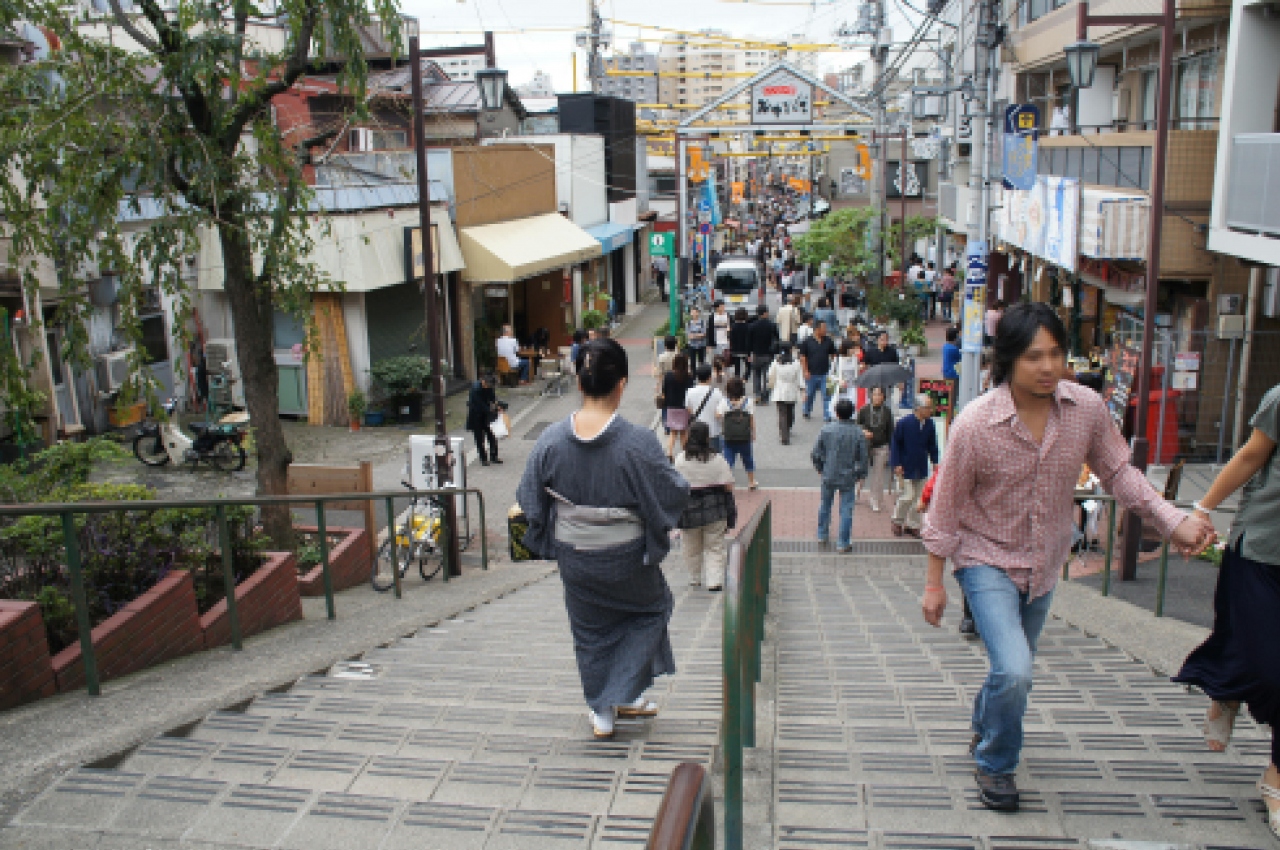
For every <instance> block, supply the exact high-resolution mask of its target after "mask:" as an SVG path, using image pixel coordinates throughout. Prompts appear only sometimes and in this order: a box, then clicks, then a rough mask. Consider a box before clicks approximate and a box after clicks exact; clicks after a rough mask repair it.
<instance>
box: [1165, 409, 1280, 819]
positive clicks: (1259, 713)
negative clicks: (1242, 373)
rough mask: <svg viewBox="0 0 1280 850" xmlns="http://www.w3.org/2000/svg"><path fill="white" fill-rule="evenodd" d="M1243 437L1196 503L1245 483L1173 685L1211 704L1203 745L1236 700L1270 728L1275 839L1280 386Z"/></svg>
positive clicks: (1279, 727)
mask: <svg viewBox="0 0 1280 850" xmlns="http://www.w3.org/2000/svg"><path fill="white" fill-rule="evenodd" d="M1250 424H1251V425H1252V426H1253V434H1252V435H1251V436H1250V437H1249V442H1248V443H1246V444H1245V445H1244V447H1243V448H1241V449H1240V451H1238V452H1236V455H1235V457H1233V458H1232V459H1231V462H1230V463H1229V464H1227V466H1226V467H1225V468H1224V469H1223V470H1222V472H1220V473H1219V474H1218V477H1217V478H1216V479H1215V480H1214V482H1213V486H1211V487H1210V488H1209V492H1207V493H1205V495H1204V496H1203V497H1202V498H1201V499H1200V501H1199V502H1197V503H1196V504H1195V510H1196V511H1198V512H1200V513H1202V514H1204V515H1205V516H1206V517H1207V516H1208V514H1209V512H1210V511H1213V510H1214V509H1216V508H1217V507H1218V506H1219V505H1220V504H1221V503H1222V502H1223V500H1224V499H1226V498H1227V497H1228V496H1230V495H1231V494H1232V493H1234V492H1235V491H1236V490H1238V489H1240V487H1241V486H1243V487H1244V491H1243V492H1242V493H1241V494H1240V508H1239V511H1238V512H1237V513H1236V518H1235V522H1233V523H1232V525H1231V532H1230V534H1229V535H1228V538H1227V543H1226V551H1225V552H1224V553H1223V559H1222V568H1221V569H1220V570H1219V571H1218V586H1217V589H1216V590H1215V592H1214V597H1213V611H1214V618H1213V633H1212V634H1210V635H1209V639H1208V640H1206V641H1205V642H1204V643H1203V644H1202V645H1201V646H1200V647H1199V648H1197V649H1196V650H1195V651H1194V652H1192V653H1191V655H1189V656H1188V657H1187V660H1186V662H1185V663H1184V664H1183V666H1182V671H1181V672H1179V673H1178V675H1177V676H1176V677H1174V681H1175V682H1182V683H1185V684H1188V685H1195V686H1197V687H1199V688H1200V689H1201V690H1203V691H1204V692H1205V693H1206V694H1208V695H1209V698H1210V699H1212V700H1213V703H1212V704H1211V705H1210V706H1209V713H1208V716H1207V717H1206V719H1205V740H1206V742H1207V743H1208V745H1209V749H1211V750H1215V751H1217V752H1221V751H1223V750H1225V749H1226V747H1227V744H1228V742H1229V741H1230V740H1231V727H1232V725H1233V724H1234V723H1235V719H1236V714H1237V713H1238V712H1239V710H1240V704H1241V703H1244V704H1245V705H1246V706H1248V708H1249V713H1250V714H1252V715H1253V717H1254V719H1255V720H1257V721H1258V722H1259V723H1264V724H1268V725H1270V727H1271V764H1270V765H1268V766H1267V771H1266V773H1264V774H1263V776H1262V779H1261V780H1259V782H1258V789H1259V790H1260V791H1261V792H1262V801H1263V803H1265V804H1266V806H1267V816H1268V817H1267V823H1268V825H1269V826H1270V827H1271V832H1272V833H1273V834H1275V836H1276V838H1280V768H1278V766H1280V452H1277V451H1276V443H1277V442H1278V441H1280V386H1276V387H1272V388H1271V390H1270V391H1269V392H1268V393H1267V394H1266V395H1265V396H1263V397H1262V403H1261V404H1259V405H1258V411H1257V413H1255V414H1254V415H1253V419H1252V420H1251V422H1250Z"/></svg>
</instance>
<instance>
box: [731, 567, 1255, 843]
mask: <svg viewBox="0 0 1280 850" xmlns="http://www.w3.org/2000/svg"><path fill="white" fill-rule="evenodd" d="M780 548H782V547H780ZM923 570H924V559H923V558H921V557H914V558H903V557H895V558H883V557H881V558H877V557H863V558H858V559H856V560H852V561H851V560H850V559H847V558H836V557H832V556H814V555H807V556H800V555H795V554H775V560H774V573H773V598H772V602H771V606H770V613H771V616H772V618H773V620H774V624H773V626H772V629H773V631H772V636H773V638H774V639H773V640H772V646H767V647H766V653H767V654H768V653H769V651H770V650H772V653H771V654H772V656H773V665H774V666H773V677H774V679H775V681H776V692H775V693H774V694H773V696H774V697H775V698H776V701H775V704H774V706H773V712H772V716H773V718H775V720H774V722H773V728H772V730H771V732H772V735H770V734H767V733H764V732H762V734H761V736H760V741H761V743H762V744H764V745H766V746H767V742H768V741H769V740H770V739H772V742H773V747H772V752H771V753H765V754H762V755H763V756H764V757H763V758H762V759H761V768H762V769H764V770H767V769H770V768H771V770H772V777H771V780H772V781H771V782H760V783H758V784H754V785H751V784H749V788H755V789H756V793H755V795H754V797H755V798H754V799H752V797H750V796H749V798H748V801H747V802H748V813H749V815H750V814H751V813H752V812H753V811H754V812H755V813H756V814H755V818H756V819H757V823H755V824H751V825H750V826H753V827H754V828H753V829H750V830H749V834H752V835H754V836H755V837H756V841H757V843H758V844H759V845H761V846H763V845H765V844H769V845H770V846H774V847H777V848H780V850H802V848H803V850H812V848H853V847H859V848H862V847H868V848H871V847H874V848H882V850H906V848H947V850H967V848H973V849H974V850H979V848H982V850H1058V848H1079V847H1082V846H1086V842H1088V841H1091V840H1103V841H1105V840H1108V839H1128V840H1137V841H1151V842H1160V843H1161V844H1160V845H1158V846H1167V845H1166V844H1165V843H1166V842H1167V843H1170V844H1176V845H1197V846H1203V847H1217V848H1243V847H1249V848H1267V850H1274V848H1276V847H1277V846H1278V845H1276V843H1275V840H1274V839H1273V838H1272V837H1271V835H1270V833H1269V832H1267V831H1266V827H1265V825H1264V823H1263V821H1262V804H1261V802H1260V801H1259V799H1258V795H1257V791H1256V790H1254V788H1253V785H1254V782H1255V781H1256V780H1257V779H1258V777H1259V776H1260V775H1261V773H1262V768H1263V766H1264V765H1265V764H1266V762H1267V756H1268V753H1269V749H1268V740H1267V739H1266V738H1264V737H1263V736H1262V733H1263V731H1265V730H1260V729H1259V728H1258V727H1257V726H1255V725H1254V724H1253V723H1252V722H1251V721H1249V720H1248V719H1247V718H1245V717H1242V718H1241V722H1240V723H1238V724H1237V727H1236V737H1235V740H1234V742H1233V743H1232V745H1231V747H1230V748H1229V749H1228V751H1227V752H1226V753H1224V754H1214V753H1211V752H1209V751H1207V750H1206V749H1205V747H1204V743H1203V740H1202V738H1201V735H1200V725H1201V722H1202V719H1203V715H1204V710H1205V708H1206V701H1205V699H1204V698H1203V697H1202V696H1199V695H1194V694H1188V693H1187V692H1186V691H1185V690H1184V689H1183V688H1181V687H1179V686H1177V685H1174V684H1172V683H1170V682H1169V681H1168V680H1167V679H1164V678H1161V677H1159V676H1157V675H1156V674H1155V673H1153V672H1152V670H1151V669H1150V668H1148V667H1146V666H1145V665H1143V664H1141V663H1139V662H1137V661H1134V660H1133V659H1132V658H1130V657H1129V656H1127V655H1126V654H1125V653H1124V652H1122V651H1121V650H1119V649H1117V648H1114V647H1111V646H1108V645H1106V644H1104V643H1103V642H1102V641H1101V640H1099V639H1096V638H1093V637H1090V636H1089V635H1086V634H1084V633H1082V632H1080V631H1078V630H1076V629H1074V628H1071V627H1069V626H1067V625H1065V624H1063V623H1062V622H1061V621H1057V620H1053V619H1050V621H1049V623H1048V624H1047V625H1046V627H1045V631H1044V636H1043V638H1042V640H1041V643H1040V651H1039V657H1038V660H1037V662H1036V680H1035V689H1034V692H1033V693H1032V696H1031V707H1030V710H1029V712H1028V716H1027V727H1026V728H1027V746H1026V749H1025V751H1024V754H1023V764H1022V766H1021V767H1020V769H1019V772H1018V781H1019V786H1020V787H1021V788H1022V789H1023V810H1022V812H1021V813H1019V814H1016V815H1002V814H997V813H994V812H989V811H987V810H986V809H984V808H983V807H982V806H981V804H980V803H979V802H978V800H977V795H976V792H975V790H974V785H973V778H972V774H973V762H972V760H971V759H970V758H969V756H968V755H967V747H968V743H969V739H970V737H971V734H970V729H969V714H970V707H971V705H972V702H973V696H974V694H975V692H976V690H977V689H978V687H979V686H980V685H981V683H982V680H983V678H984V676H985V671H986V657H985V652H984V650H983V648H982V645H981V643H980V642H978V641H976V640H973V641H969V640H965V639H963V638H961V637H960V636H959V635H958V634H957V632H956V624H957V621H958V616H959V612H958V610H956V606H955V605H954V603H955V602H956V601H957V599H958V596H957V588H956V586H955V584H954V582H953V581H950V580H949V583H950V586H951V587H950V590H951V592H950V596H951V600H952V603H953V605H952V607H951V608H950V609H949V610H948V614H947V618H946V621H945V623H944V626H943V628H942V629H934V628H931V627H930V626H928V625H927V624H926V623H925V622H924V621H923V619H922V618H921V616H920V604H919V588H920V584H921V576H922V575H923ZM761 693H762V694H765V693H766V692H765V691H764V690H762V692H761ZM763 716H765V717H768V716H769V713H768V712H767V711H766V712H763ZM766 765H767V767H766ZM766 796H767V797H768V799H764V798H765V797H766ZM752 804H754V805H752ZM769 835H771V836H772V840H771V841H770V839H769V838H767V837H766V836H769Z"/></svg>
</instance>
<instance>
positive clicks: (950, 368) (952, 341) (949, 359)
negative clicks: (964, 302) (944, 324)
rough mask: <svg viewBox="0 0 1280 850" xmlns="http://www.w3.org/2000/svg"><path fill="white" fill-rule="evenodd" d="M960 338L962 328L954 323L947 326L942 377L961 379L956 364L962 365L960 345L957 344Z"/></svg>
mask: <svg viewBox="0 0 1280 850" xmlns="http://www.w3.org/2000/svg"><path fill="white" fill-rule="evenodd" d="M958 339H960V329H959V328H957V327H955V326H954V325H953V326H951V327H949V328H947V341H946V342H945V343H943V344H942V377H944V378H946V379H947V380H948V381H958V380H960V373H959V372H957V371H956V366H958V365H960V346H959V345H957V344H956V340H958Z"/></svg>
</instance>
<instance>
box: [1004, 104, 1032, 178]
mask: <svg viewBox="0 0 1280 850" xmlns="http://www.w3.org/2000/svg"><path fill="white" fill-rule="evenodd" d="M1039 126H1040V108H1039V107H1038V106H1033V105H1032V104H1029V103H1014V104H1010V105H1009V106H1008V107H1007V108H1006V109H1005V111H1004V162H1003V168H1002V171H1003V173H1004V187H1005V188H1006V189H1020V190H1022V191H1030V190H1031V189H1033V188H1034V187H1035V182H1036V176H1037V175H1036V171H1037V152H1038V150H1039V147H1040V146H1039V136H1040V133H1039V130H1038V128H1039Z"/></svg>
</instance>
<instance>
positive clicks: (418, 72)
mask: <svg viewBox="0 0 1280 850" xmlns="http://www.w3.org/2000/svg"><path fill="white" fill-rule="evenodd" d="M409 67H410V81H411V85H412V91H413V148H414V152H415V153H416V154H417V160H418V215H419V220H420V224H419V227H421V228H422V292H423V297H424V299H425V300H426V302H427V303H426V308H427V347H428V349H429V351H428V354H429V356H430V358H431V396H432V400H433V401H434V402H435V415H436V451H435V465H436V486H437V487H439V488H444V487H445V486H446V483H447V482H450V481H457V480H459V479H460V476H455V475H454V471H453V470H454V464H456V463H458V462H460V459H459V458H455V457H453V455H452V453H451V452H450V443H449V427H448V425H447V424H446V423H445V413H444V370H443V369H442V368H441V361H442V360H443V359H444V358H443V357H442V356H441V354H442V352H441V345H442V343H443V340H442V339H441V337H442V336H443V334H441V333H440V304H439V301H438V300H437V298H436V275H435V271H434V270H435V259H434V257H433V256H432V255H433V253H434V250H435V246H434V245H432V244H431V180H430V177H429V175H428V174H427V140H426V127H425V124H424V121H423V117H422V112H423V106H422V59H421V57H420V56H419V54H418V37H417V36H416V35H415V36H412V37H410V39H409ZM440 502H441V504H442V505H443V506H444V528H445V541H444V545H445V547H446V549H445V557H446V558H447V559H448V560H447V562H446V564H445V570H446V571H447V573H448V575H451V576H460V575H462V565H461V564H460V562H459V561H458V505H457V500H456V499H454V498H453V497H448V498H444V499H441V500H440ZM481 533H483V532H481Z"/></svg>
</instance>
